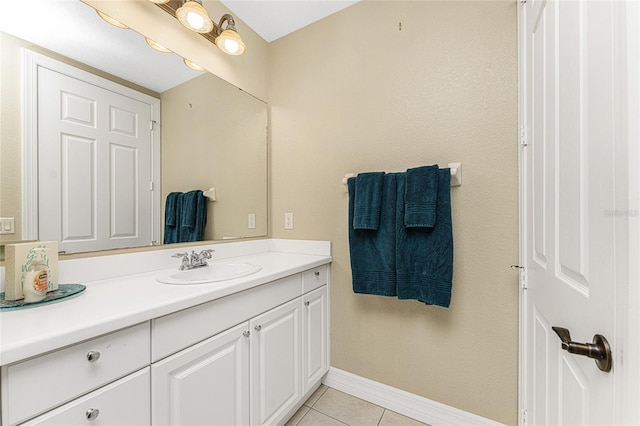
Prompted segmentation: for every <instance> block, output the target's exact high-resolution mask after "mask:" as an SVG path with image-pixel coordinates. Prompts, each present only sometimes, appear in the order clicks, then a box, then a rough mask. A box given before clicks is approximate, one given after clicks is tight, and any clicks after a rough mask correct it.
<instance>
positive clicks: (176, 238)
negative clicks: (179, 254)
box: [164, 192, 182, 244]
mask: <svg viewBox="0 0 640 426" xmlns="http://www.w3.org/2000/svg"><path fill="white" fill-rule="evenodd" d="M181 213H182V192H172V193H170V194H169V195H167V199H166V201H165V207H164V243H165V244H172V243H178V242H180V224H181V222H182V218H181Z"/></svg>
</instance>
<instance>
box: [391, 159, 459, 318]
mask: <svg viewBox="0 0 640 426" xmlns="http://www.w3.org/2000/svg"><path fill="white" fill-rule="evenodd" d="M397 184H398V194H404V193H405V190H406V184H407V182H406V175H404V174H403V175H398V178H397ZM405 212H406V211H405V200H404V199H403V197H398V200H397V214H398V220H397V224H396V263H397V266H396V272H397V275H396V280H397V293H398V299H415V300H419V301H421V302H424V303H427V304H430V305H438V306H442V307H449V305H450V303H451V288H452V279H453V228H452V223H451V175H450V171H449V169H440V170H439V171H438V193H437V198H436V214H437V217H438V220H437V221H436V223H435V226H433V227H432V228H407V227H405V223H404V215H405Z"/></svg>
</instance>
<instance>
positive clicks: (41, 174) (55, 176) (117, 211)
mask: <svg viewBox="0 0 640 426" xmlns="http://www.w3.org/2000/svg"><path fill="white" fill-rule="evenodd" d="M151 114H152V111H151V106H150V105H149V104H146V103H144V102H141V101H138V100H135V99H132V98H130V97H128V96H125V95H121V94H119V93H116V92H113V91H111V90H107V89H104V88H102V87H99V86H96V85H95V84H90V83H87V82H85V81H82V80H80V79H77V78H73V77H70V76H68V75H65V74H63V73H59V72H56V71H53V70H50V69H47V68H45V67H38V153H39V160H38V188H39V190H38V204H39V205H40V206H47V208H46V209H42V208H40V209H39V211H40V212H41V213H40V214H39V218H38V220H39V224H38V228H39V229H38V231H39V235H38V238H39V239H41V240H57V241H59V247H60V250H63V251H72V252H73V251H89V250H97V249H105V248H119V247H136V246H144V245H148V244H150V243H151V240H152V226H153V225H152V221H151V218H152V192H151V188H149V183H150V182H151V181H152V180H153V178H152V171H151V164H152V161H151V143H152V138H151V130H150V128H149V124H148V123H149V122H150V120H151ZM61 225H62V226H61Z"/></svg>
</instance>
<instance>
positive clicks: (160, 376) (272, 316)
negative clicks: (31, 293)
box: [0, 240, 331, 426]
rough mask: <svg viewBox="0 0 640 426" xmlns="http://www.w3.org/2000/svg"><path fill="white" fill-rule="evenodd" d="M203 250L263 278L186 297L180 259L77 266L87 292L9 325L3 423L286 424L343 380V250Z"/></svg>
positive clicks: (66, 269)
mask: <svg viewBox="0 0 640 426" xmlns="http://www.w3.org/2000/svg"><path fill="white" fill-rule="evenodd" d="M203 248H212V249H215V250H216V253H215V254H214V256H213V258H214V260H213V262H210V263H211V265H210V266H208V267H213V268H215V266H216V263H220V264H222V263H224V262H226V261H231V260H233V261H242V262H250V263H252V264H257V265H260V266H261V269H260V271H258V272H256V273H254V274H252V275H248V276H244V277H241V278H237V279H231V280H227V281H220V282H214V283H206V284H196V285H188V284H187V285H172V284H164V283H160V282H158V281H157V279H156V278H157V277H158V276H160V274H166V273H167V271H168V269H167V266H168V264H169V263H171V264H174V263H175V266H174V268H176V269H177V265H179V260H177V259H171V258H170V256H171V254H173V253H174V252H176V251H178V250H176V249H173V250H162V251H154V252H147V253H136V254H129V255H116V256H106V257H100V258H91V259H81V260H73V261H63V262H61V264H60V276H61V280H62V279H64V280H68V279H76V278H79V277H82V276H87V277H90V276H91V275H93V276H94V277H96V278H97V279H95V280H90V278H87V279H86V281H84V282H83V284H86V285H87V290H86V291H85V294H82V295H81V296H79V297H77V298H74V299H71V300H67V301H64V302H60V303H57V304H52V305H47V306H42V307H37V308H31V309H26V310H21V311H10V312H3V313H1V314H0V315H1V317H0V320H1V321H2V322H1V327H2V337H1V341H0V342H1V347H0V363H1V365H2V367H1V373H0V374H1V388H0V393H1V395H0V396H1V401H2V404H1V412H2V417H1V418H2V425H3V426H4V425H14V424H21V423H23V422H26V424H58V425H59V424H65V425H72V424H92V423H93V424H103V425H106V424H113V425H127V424H131V425H144V424H147V425H165V424H175V425H179V424H211V425H214V424H219V425H232V424H243V425H244V424H252V425H258V424H280V423H284V422H285V421H286V420H287V419H288V418H289V417H290V416H291V415H292V414H293V413H295V411H296V410H297V409H298V408H299V407H300V406H301V405H302V403H303V402H304V401H305V399H306V398H307V397H308V396H309V395H310V394H311V393H312V392H313V391H314V390H315V389H316V388H317V387H318V386H319V385H320V382H321V379H322V377H323V376H324V374H325V373H326V372H327V370H328V368H329V348H328V313H329V311H328V295H329V276H330V274H329V268H330V266H329V263H330V262H331V256H330V246H329V243H328V242H312V241H289V240H257V241H250V242H239V243H228V244H216V245H212V246H199V247H196V248H195V249H196V250H201V249H203ZM100 259H102V260H100ZM66 262H71V263H69V264H67V263H66ZM158 265H162V267H160V268H158V267H157V266H158ZM163 268H164V269H163ZM113 271H119V273H120V274H122V275H120V276H109V275H113V274H118V272H113Z"/></svg>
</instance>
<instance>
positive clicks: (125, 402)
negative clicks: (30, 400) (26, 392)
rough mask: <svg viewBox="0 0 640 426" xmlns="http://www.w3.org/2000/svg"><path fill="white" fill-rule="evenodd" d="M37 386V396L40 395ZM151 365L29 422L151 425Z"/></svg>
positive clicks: (114, 425)
mask: <svg viewBox="0 0 640 426" xmlns="http://www.w3.org/2000/svg"><path fill="white" fill-rule="evenodd" d="M37 392H38V391H37V390H36V389H34V398H36V397H37ZM150 423H151V422H150V418H149V367H147V368H144V369H142V370H140V371H138V372H135V373H133V374H130V375H128V376H126V377H124V378H122V379H120V380H118V381H116V382H114V383H111V384H110V385H107V386H104V387H102V388H100V389H98V390H96V391H94V392H91V393H90V394H88V395H86V396H83V397H82V398H78V399H76V400H74V401H71V402H69V403H67V404H65V405H63V406H62V407H59V408H56V409H55V410H52V411H50V412H48V413H46V414H43V415H42V416H40V417H36V418H35V419H33V420H31V421H29V422H27V423H24V424H25V425H65V426H74V425H87V424H95V425H105V426H106V425H113V426H126V425H132V426H143V425H149V424H150Z"/></svg>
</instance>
